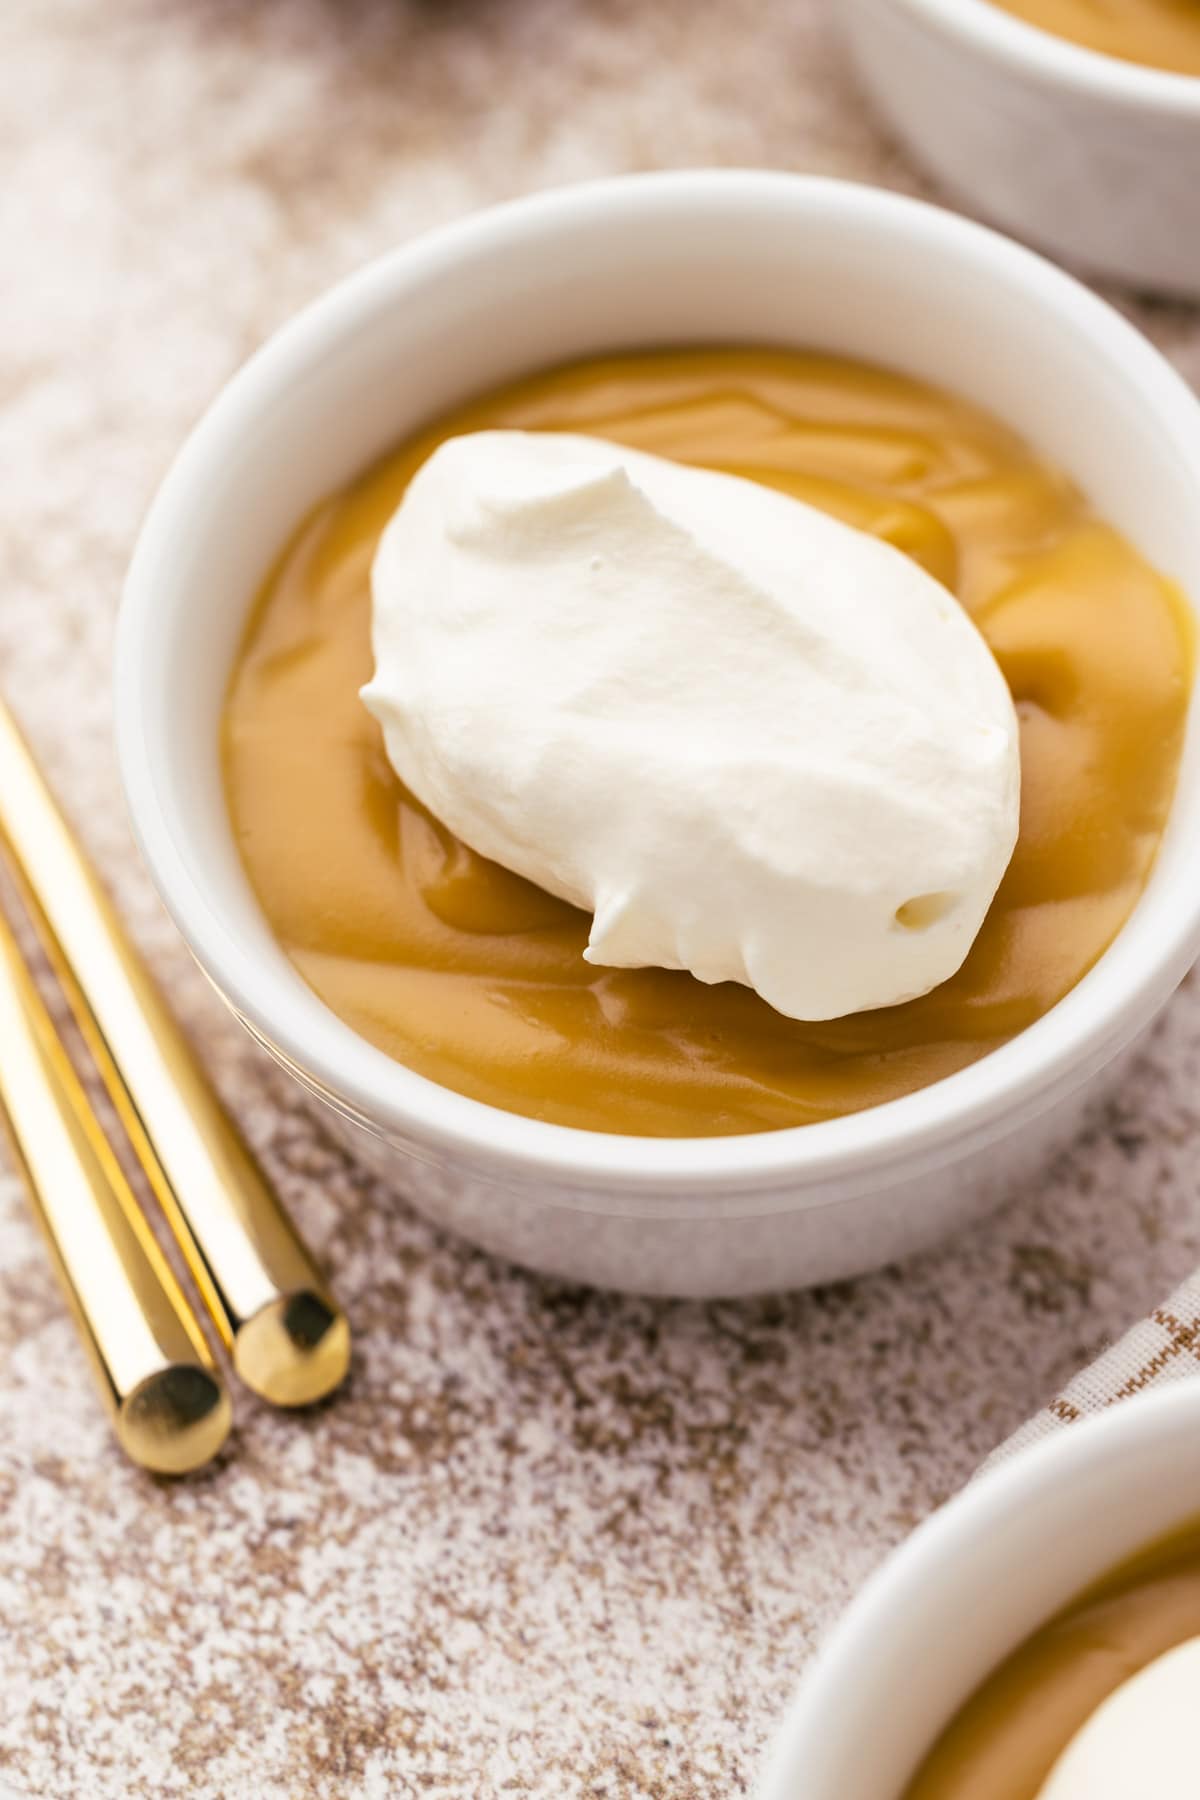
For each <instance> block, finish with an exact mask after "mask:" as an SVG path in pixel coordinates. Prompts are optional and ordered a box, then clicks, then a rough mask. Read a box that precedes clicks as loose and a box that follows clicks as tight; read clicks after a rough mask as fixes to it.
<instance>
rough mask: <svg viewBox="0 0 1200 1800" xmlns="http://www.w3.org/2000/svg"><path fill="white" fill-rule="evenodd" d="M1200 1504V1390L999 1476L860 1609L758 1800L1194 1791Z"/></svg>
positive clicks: (1154, 1401)
mask: <svg viewBox="0 0 1200 1800" xmlns="http://www.w3.org/2000/svg"><path fill="white" fill-rule="evenodd" d="M1198 1494H1200V1383H1197V1382H1195V1381H1193V1380H1191V1379H1185V1380H1182V1381H1180V1382H1179V1383H1178V1385H1177V1386H1174V1387H1172V1388H1168V1389H1167V1390H1165V1391H1164V1392H1162V1393H1156V1394H1151V1395H1143V1396H1138V1397H1136V1398H1134V1399H1129V1400H1123V1401H1121V1402H1120V1403H1119V1404H1118V1405H1116V1406H1114V1407H1113V1408H1112V1409H1111V1410H1110V1411H1108V1412H1106V1413H1104V1414H1102V1415H1101V1416H1100V1417H1098V1418H1093V1419H1090V1420H1087V1421H1085V1422H1083V1423H1081V1424H1076V1425H1072V1426H1070V1427H1067V1428H1066V1429H1064V1430H1063V1431H1062V1432H1061V1433H1059V1434H1057V1435H1056V1436H1054V1437H1052V1438H1051V1439H1050V1440H1049V1441H1047V1442H1044V1443H1042V1444H1038V1445H1035V1446H1033V1447H1031V1448H1029V1449H1026V1450H1023V1451H1018V1452H1016V1453H1015V1454H1014V1455H1013V1457H1012V1459H1011V1461H1009V1462H1006V1463H1001V1464H1000V1465H998V1466H997V1467H996V1468H994V1469H992V1470H990V1471H985V1472H984V1474H983V1475H981V1476H980V1478H979V1479H978V1480H977V1481H975V1482H974V1483H973V1484H972V1485H971V1486H970V1487H968V1488H966V1489H965V1490H964V1492H963V1493H961V1494H960V1495H958V1496H957V1497H956V1498H955V1499H953V1500H952V1501H950V1503H949V1504H948V1505H947V1506H945V1507H943V1508H942V1510H941V1511H940V1512H938V1513H935V1514H934V1515H933V1516H932V1518H930V1519H928V1520H927V1521H926V1522H925V1524H923V1525H922V1526H920V1527H919V1528H918V1530H917V1531H916V1532H915V1533H914V1534H913V1536H912V1537H911V1538H910V1539H909V1540H908V1541H907V1542H906V1543H905V1544H904V1545H903V1546H902V1547H901V1548H900V1549H899V1550H898V1551H896V1552H895V1554H894V1555H893V1556H892V1557H891V1558H890V1559H889V1560H888V1561H887V1562H886V1563H885V1564H884V1565H883V1567H882V1568H881V1569H880V1570H879V1571H878V1572H877V1573H876V1574H875V1575H874V1576H873V1577H872V1578H871V1579H870V1581H869V1582H868V1583H867V1585H866V1587H865V1588H864V1589H863V1591H862V1593H861V1594H860V1595H859V1596H858V1598H857V1599H856V1600H855V1601H854V1602H853V1603H852V1604H851V1606H850V1607H849V1609H848V1610H847V1612H846V1614H845V1615H844V1617H843V1619H842V1620H841V1622H840V1623H839V1624H838V1625H837V1626H836V1627H835V1629H834V1631H833V1633H832V1635H831V1637H830V1639H829V1641H828V1643H827V1644H826V1645H825V1646H824V1648H823V1649H822V1650H821V1651H820V1652H819V1653H818V1656H817V1659H816V1662H815V1663H814V1665H813V1667H812V1669H811V1670H810V1672H809V1673H808V1674H807V1675H806V1676H805V1678H804V1679H803V1681H802V1682H801V1686H800V1691H799V1694H798V1696H797V1699H796V1701H795V1703H794V1705H793V1707H792V1710H791V1712H790V1714H789V1715H788V1717H787V1718H786V1720H785V1722H784V1724H783V1727H782V1729H781V1731H780V1734H779V1737H778V1740H777V1742H776V1744H775V1746H774V1748H773V1750H772V1753H771V1756H770V1757H769V1759H768V1764H767V1769H766V1771H765V1773H764V1776H763V1779H762V1782H761V1784H760V1786H759V1788H758V1790H757V1793H756V1800H845V1797H846V1796H847V1795H851V1794H852V1795H853V1796H854V1800H1116V1797H1118V1796H1119V1800H1134V1797H1135V1796H1136V1800H1141V1797H1142V1795H1143V1794H1145V1795H1146V1796H1149V1795H1150V1794H1157V1793H1159V1792H1172V1791H1177V1792H1179V1793H1180V1794H1185V1793H1191V1792H1192V1791H1193V1790H1194V1788H1195V1785H1196V1767H1195V1748H1194V1727H1193V1725H1192V1719H1193V1717H1194V1679H1195V1678H1194V1669H1195V1666H1196V1662H1195V1658H1196V1656H1197V1654H1200V1652H1198V1650H1197V1641H1198V1640H1200V1518H1198V1516H1197V1510H1196V1504H1197V1495H1198ZM1172 1652H1175V1653H1177V1654H1178V1653H1182V1654H1183V1655H1184V1658H1185V1661H1184V1664H1183V1665H1182V1669H1183V1675H1182V1680H1172V1678H1171V1674H1170V1663H1171V1653H1172ZM1189 1684H1190V1685H1191V1688H1192V1692H1191V1694H1190V1695H1188V1704H1187V1707H1186V1714H1185V1716H1184V1717H1183V1718H1182V1719H1181V1718H1180V1716H1179V1706H1178V1699H1179V1688H1180V1686H1182V1687H1183V1688H1184V1690H1185V1693H1186V1691H1187V1689H1188V1686H1189ZM1139 1737H1140V1739H1141V1742H1140V1745H1139V1741H1138V1740H1139ZM1131 1740H1132V1741H1131ZM1181 1745H1184V1746H1186V1748H1185V1750H1184V1752H1183V1754H1182V1755H1181V1748H1180V1747H1181ZM1139 1749H1140V1755H1139ZM1139 1766H1140V1768H1141V1770H1142V1780H1141V1782H1139V1781H1138V1780H1136V1779H1135V1780H1134V1781H1133V1782H1132V1783H1130V1782H1129V1780H1128V1774H1129V1770H1130V1769H1131V1768H1133V1769H1135V1770H1136V1769H1137V1768H1138V1767H1139ZM1168 1772H1169V1775H1170V1780H1169V1781H1167V1782H1165V1784H1164V1777H1165V1776H1166V1775H1167V1774H1168Z"/></svg>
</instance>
